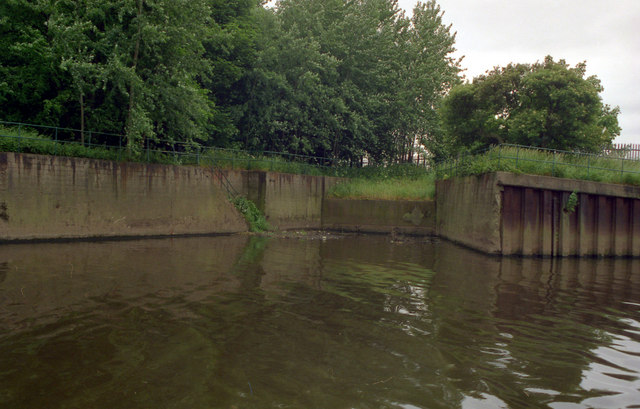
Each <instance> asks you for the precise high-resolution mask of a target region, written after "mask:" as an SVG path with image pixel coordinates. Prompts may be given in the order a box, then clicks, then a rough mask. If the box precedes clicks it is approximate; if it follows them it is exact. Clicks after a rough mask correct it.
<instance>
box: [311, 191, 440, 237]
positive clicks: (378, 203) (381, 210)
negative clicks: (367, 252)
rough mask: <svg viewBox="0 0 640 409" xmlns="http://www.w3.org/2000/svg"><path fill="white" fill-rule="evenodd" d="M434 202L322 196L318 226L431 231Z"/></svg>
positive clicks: (427, 232)
mask: <svg viewBox="0 0 640 409" xmlns="http://www.w3.org/2000/svg"><path fill="white" fill-rule="evenodd" d="M435 210H436V208H435V202H432V201H412V200H397V201H396V200H346V199H329V198H327V199H325V200H324V205H323V207H322V227H323V228H324V229H327V230H339V231H349V232H363V233H389V232H392V231H395V232H398V233H404V234H417V235H433V234H434V233H435Z"/></svg>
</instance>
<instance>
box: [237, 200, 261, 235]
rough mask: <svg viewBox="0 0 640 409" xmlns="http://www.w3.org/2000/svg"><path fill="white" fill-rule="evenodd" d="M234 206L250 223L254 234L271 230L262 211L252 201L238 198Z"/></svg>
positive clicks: (250, 228)
mask: <svg viewBox="0 0 640 409" xmlns="http://www.w3.org/2000/svg"><path fill="white" fill-rule="evenodd" d="M232 203H233V205H234V206H235V207H236V209H238V211H239V212H240V213H242V215H243V216H244V217H245V219H246V220H247V223H249V230H250V231H252V232H261V231H267V230H270V229H271V226H269V223H268V222H267V219H266V218H265V217H264V215H263V214H262V212H261V211H260V209H258V207H257V206H256V204H255V203H253V202H252V201H251V200H249V199H247V198H246V197H243V196H238V197H236V198H235V199H233V200H232Z"/></svg>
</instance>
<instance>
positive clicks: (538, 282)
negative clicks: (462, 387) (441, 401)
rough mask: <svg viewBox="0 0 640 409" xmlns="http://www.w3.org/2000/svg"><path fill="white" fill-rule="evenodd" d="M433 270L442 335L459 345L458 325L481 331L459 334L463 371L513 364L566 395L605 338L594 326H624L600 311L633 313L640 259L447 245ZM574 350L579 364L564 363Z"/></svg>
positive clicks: (639, 296)
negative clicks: (492, 252) (512, 253)
mask: <svg viewBox="0 0 640 409" xmlns="http://www.w3.org/2000/svg"><path fill="white" fill-rule="evenodd" d="M434 270H435V271H436V275H435V277H434V282H433V291H436V292H438V293H439V294H440V295H441V297H432V299H433V300H438V303H439V305H438V306H436V307H435V310H436V311H438V312H439V315H440V322H439V328H440V336H442V338H443V339H446V340H447V342H451V340H454V344H455V339H456V329H457V328H458V327H460V326H465V331H461V334H464V336H465V337H468V336H469V334H473V333H474V332H475V333H477V334H478V336H477V338H476V337H472V338H469V339H460V346H459V352H458V353H459V359H460V361H461V365H460V366H461V370H462V371H465V370H477V368H483V367H484V368H486V367H491V366H500V365H507V366H509V365H511V366H512V369H513V370H514V371H516V372H520V373H523V374H526V375H527V376H528V377H530V378H531V379H538V380H539V381H538V382H539V384H540V387H544V388H548V389H550V390H558V391H564V392H567V393H569V392H571V390H572V388H577V387H578V386H579V385H580V382H581V380H582V373H583V370H585V369H586V368H587V367H588V365H589V363H590V359H591V358H589V353H590V351H592V350H595V349H596V348H597V347H599V346H601V345H603V343H606V342H607V340H606V339H604V338H603V333H604V331H602V330H600V329H598V330H596V329H595V328H616V326H619V327H620V328H624V323H616V322H615V321H612V319H611V318H610V317H608V316H604V315H601V314H598V313H595V311H602V310H603V309H606V308H613V309H616V310H618V311H624V310H631V309H633V308H635V307H634V306H630V305H628V303H626V301H628V300H638V299H640V274H638V272H640V260H638V259H628V258H627V259H594V258H563V259H552V258H512V257H496V256H487V255H484V254H481V253H478V252H475V251H472V250H466V249H463V248H459V247H456V246H453V245H450V244H448V243H442V244H441V245H440V246H438V251H437V255H436V263H435V265H434ZM634 272H635V273H634ZM448 300H449V301H448ZM465 310H467V311H465ZM469 310H471V311H473V310H475V313H472V312H469ZM470 317H475V318H476V319H475V320H474V319H471V320H470ZM465 320H466V321H465ZM502 322H504V324H501V323H502ZM576 350H580V351H581V353H580V355H579V356H577V357H575V359H577V362H578V363H579V362H580V360H582V364H578V363H575V364H572V365H562V364H561V363H559V360H561V359H567V358H566V357H567V356H574V355H576V354H575V352H576ZM483 351H491V352H492V353H491V354H484V353H483ZM483 361H484V362H483ZM465 368H466V369H465ZM478 376H481V374H480V373H478ZM487 376H491V375H489V373H487ZM464 378H465V379H468V377H464ZM493 381H494V382H506V380H496V379H493ZM509 382H511V381H509ZM511 387H513V388H514V389H516V390H517V389H518V387H517V385H511Z"/></svg>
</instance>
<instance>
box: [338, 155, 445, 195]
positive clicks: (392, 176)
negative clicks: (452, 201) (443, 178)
mask: <svg viewBox="0 0 640 409" xmlns="http://www.w3.org/2000/svg"><path fill="white" fill-rule="evenodd" d="M350 176H351V179H349V180H347V181H344V182H342V183H339V184H337V185H335V186H333V187H332V188H331V189H329V191H328V192H327V194H328V195H329V196H331V197H339V198H345V199H385V200H428V199H433V197H434V196H435V175H434V173H433V172H429V171H428V170H427V169H425V168H424V167H420V166H416V165H411V164H402V165H392V166H384V167H381V166H367V167H364V168H358V169H354V170H352V172H351V174H350Z"/></svg>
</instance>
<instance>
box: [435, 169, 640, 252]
mask: <svg viewBox="0 0 640 409" xmlns="http://www.w3.org/2000/svg"><path fill="white" fill-rule="evenodd" d="M436 197H437V216H436V225H437V232H438V234H439V235H441V236H443V237H446V238H449V239H451V240H453V241H456V242H459V243H462V244H464V245H467V246H469V247H472V248H475V249H478V250H481V251H484V252H488V253H494V254H503V255H525V256H601V257H608V256H616V257H625V256H635V257H637V256H640V187H635V186H625V185H614V184H605V183H596V182H588V181H578V180H568V179H559V178H552V177H546V176H533V175H515V174H510V173H503V172H497V173H492V174H487V175H482V176H471V177H466V178H460V179H457V180H446V181H440V182H438V183H437V186H436ZM496 220H498V223H497V227H496ZM483 221H484V222H483ZM496 232H497V234H496Z"/></svg>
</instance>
